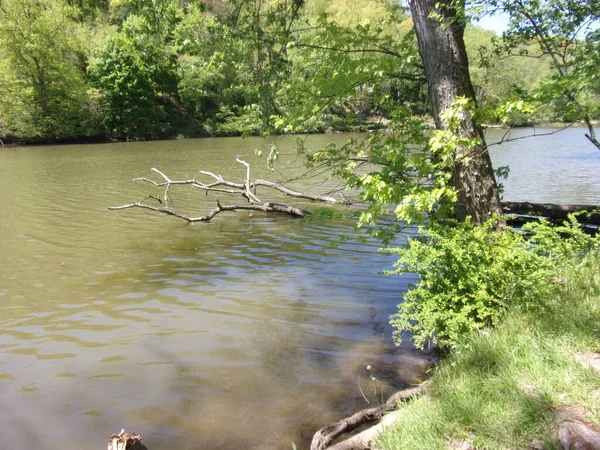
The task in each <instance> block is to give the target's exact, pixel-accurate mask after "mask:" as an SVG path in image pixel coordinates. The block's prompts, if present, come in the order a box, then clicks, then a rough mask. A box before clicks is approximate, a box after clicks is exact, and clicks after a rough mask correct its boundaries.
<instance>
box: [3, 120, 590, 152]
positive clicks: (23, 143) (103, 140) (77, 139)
mask: <svg viewBox="0 0 600 450" xmlns="http://www.w3.org/2000/svg"><path fill="white" fill-rule="evenodd" d="M365 125H366V126H355V127H348V128H346V129H332V130H328V131H303V132H301V133H294V134H295V135H327V134H341V133H369V132H373V131H377V130H383V129H385V128H386V125H385V124H381V126H373V124H365ZM482 126H483V129H484V130H486V129H492V130H509V129H525V128H556V129H560V128H565V129H569V128H586V125H585V124H584V123H577V124H571V125H568V124H565V123H560V122H538V123H534V124H526V125H519V126H513V127H506V126H502V125H499V124H483V125H482ZM286 135H287V134H284V133H281V134H275V133H273V134H270V135H269V136H286ZM261 136H262V135H261V134H260V133H252V134H249V135H244V134H243V133H239V134H199V135H197V136H173V137H161V138H157V139H115V138H109V137H106V136H83V137H81V136H73V137H66V138H50V137H49V138H38V139H31V140H28V139H27V138H26V139H21V138H17V137H14V136H0V150H1V149H3V148H13V147H44V146H52V145H87V144H113V143H114V144H116V143H123V142H158V141H176V140H184V139H207V138H208V139H215V138H234V137H261Z"/></svg>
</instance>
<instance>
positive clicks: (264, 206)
mask: <svg viewBox="0 0 600 450" xmlns="http://www.w3.org/2000/svg"><path fill="white" fill-rule="evenodd" d="M128 208H143V209H149V210H151V211H156V212H158V213H161V214H166V215H168V216H175V217H179V218H180V219H183V220H186V221H188V222H208V221H210V220H211V219H212V218H214V217H215V216H216V215H217V214H219V213H222V212H225V211H238V210H252V211H262V212H278V213H285V214H289V215H290V216H296V217H305V216H308V215H310V211H306V210H305V209H300V208H295V207H293V206H290V205H285V204H283V203H273V202H268V203H260V204H254V203H251V204H249V205H221V203H220V202H219V200H217V207H216V208H215V209H213V210H212V211H211V212H209V213H208V214H207V215H205V216H199V217H189V216H186V215H185V214H182V213H180V212H177V211H173V210H172V209H169V208H157V207H156V206H151V205H146V204H145V203H142V202H136V203H130V204H128V205H121V206H111V207H110V208H108V209H109V210H111V211H118V210H121V209H128Z"/></svg>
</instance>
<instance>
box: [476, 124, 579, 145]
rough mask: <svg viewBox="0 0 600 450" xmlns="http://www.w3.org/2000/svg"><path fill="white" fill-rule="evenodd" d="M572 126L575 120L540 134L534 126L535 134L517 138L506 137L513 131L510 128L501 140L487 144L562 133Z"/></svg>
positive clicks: (498, 143)
mask: <svg viewBox="0 0 600 450" xmlns="http://www.w3.org/2000/svg"><path fill="white" fill-rule="evenodd" d="M572 126H573V122H571V123H569V124H568V125H566V126H564V127H562V128H559V129H557V130H554V131H549V132H547V133H540V134H536V133H535V128H534V132H533V134H529V135H527V136H519V137H516V138H509V139H504V138H505V137H506V136H507V135H508V134H509V133H510V132H511V131H512V128H509V129H508V131H507V132H506V133H504V136H502V139H501V140H500V141H498V142H493V143H491V144H487V146H488V148H489V147H492V146H493V145H500V144H504V143H505V142H512V141H518V140H520V139H529V138H532V137H540V136H551V135H553V134H556V133H560V132H561V131H564V130H566V129H567V128H570V127H572Z"/></svg>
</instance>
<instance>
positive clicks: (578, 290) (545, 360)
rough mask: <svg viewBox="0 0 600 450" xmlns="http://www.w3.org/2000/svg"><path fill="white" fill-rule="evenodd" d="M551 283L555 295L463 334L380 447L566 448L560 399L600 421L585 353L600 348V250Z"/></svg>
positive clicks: (597, 388)
mask: <svg viewBox="0 0 600 450" xmlns="http://www.w3.org/2000/svg"><path fill="white" fill-rule="evenodd" d="M554 282H555V283H558V284H560V287H561V288H560V290H559V292H557V293H556V294H553V295H550V296H548V297H546V298H540V299H539V301H538V302H537V304H536V305H535V306H534V307H531V306H529V307H527V308H525V307H523V306H514V307H512V308H511V309H509V310H508V311H507V314H506V315H505V316H504V318H503V320H502V321H501V323H500V325H499V326H498V327H496V328H494V329H486V330H483V331H479V332H477V333H475V334H472V335H470V336H468V337H465V338H463V339H461V340H460V342H459V345H458V346H457V347H456V348H455V349H454V350H453V351H452V352H451V354H450V356H449V357H448V358H447V359H445V360H444V361H443V362H441V363H440V364H439V366H438V367H437V368H436V369H435V370H434V373H433V374H432V384H431V387H430V389H429V391H428V395H427V396H424V397H422V398H419V399H417V400H415V401H413V402H412V403H410V404H407V405H406V406H405V407H404V412H403V414H402V419H401V420H400V421H399V422H398V423H397V425H396V426H394V427H393V428H390V429H388V430H387V431H386V432H385V433H384V434H383V435H382V436H381V439H380V447H381V448H383V449H400V448H401V449H411V448H414V449H444V448H463V449H466V448H482V449H517V448H519V449H522V448H544V449H552V448H559V442H558V440H557V438H556V421H555V413H556V412H557V411H558V410H559V409H562V408H567V409H568V411H571V412H576V414H577V415H578V416H579V417H581V418H582V419H585V420H586V421H588V422H589V423H590V424H592V425H600V375H599V374H598V372H596V371H595V370H594V369H593V368H591V367H590V366H589V365H587V364H586V363H581V362H579V361H578V356H579V359H581V357H580V355H581V354H582V353H589V352H597V351H599V350H600V255H599V254H598V253H597V252H596V253H594V254H589V255H588V256H586V257H585V258H580V259H579V260H574V261H572V264H569V265H566V268H565V269H563V270H562V271H561V276H559V277H556V279H555V280H554ZM515 304H517V305H518V304H519V302H515ZM529 305H531V304H529Z"/></svg>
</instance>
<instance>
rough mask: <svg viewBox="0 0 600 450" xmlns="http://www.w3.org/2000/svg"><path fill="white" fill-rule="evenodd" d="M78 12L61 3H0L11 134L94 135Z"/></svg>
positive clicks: (3, 105)
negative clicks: (79, 38)
mask: <svg viewBox="0 0 600 450" xmlns="http://www.w3.org/2000/svg"><path fill="white" fill-rule="evenodd" d="M77 17H78V11H77V10H76V9H74V8H71V7H69V6H67V5H65V4H63V3H62V2H61V1H60V0H47V1H42V0H23V1H21V0H19V1H17V0H5V1H3V2H2V3H1V4H0V56H2V58H3V61H4V62H5V64H3V67H2V70H0V87H1V88H2V92H3V95H2V97H0V114H1V115H2V117H3V120H4V122H5V124H4V126H5V127H6V128H7V129H8V130H9V132H10V133H11V134H15V135H21V136H28V137H34V138H35V137H40V136H49V137H70V136H82V135H87V134H94V130H93V127H94V117H93V116H94V115H93V110H92V106H91V98H90V96H89V93H88V91H87V89H86V85H85V79H84V73H83V70H82V65H81V57H82V54H83V49H82V46H81V42H80V41H79V40H78V38H77V36H78V29H79V26H78V25H77V24H76V19H77Z"/></svg>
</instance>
